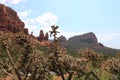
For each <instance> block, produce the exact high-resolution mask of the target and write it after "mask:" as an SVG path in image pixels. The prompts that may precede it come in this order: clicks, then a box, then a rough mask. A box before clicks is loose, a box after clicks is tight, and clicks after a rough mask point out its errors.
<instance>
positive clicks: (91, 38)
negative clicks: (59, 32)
mask: <svg viewBox="0 0 120 80" xmlns="http://www.w3.org/2000/svg"><path fill="white" fill-rule="evenodd" d="M68 42H70V43H71V42H77V43H80V42H82V43H92V44H98V41H97V38H96V36H95V34H94V33H92V32H90V33H86V34H83V35H78V36H74V37H71V38H70V39H69V40H68Z"/></svg>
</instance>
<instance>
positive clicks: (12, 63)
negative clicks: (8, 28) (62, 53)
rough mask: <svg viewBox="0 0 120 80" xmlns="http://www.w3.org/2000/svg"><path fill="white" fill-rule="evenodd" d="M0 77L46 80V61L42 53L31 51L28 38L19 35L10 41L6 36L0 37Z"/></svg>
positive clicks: (17, 79)
mask: <svg viewBox="0 0 120 80" xmlns="http://www.w3.org/2000/svg"><path fill="white" fill-rule="evenodd" d="M0 44H1V45H0V47H1V50H0V56H1V57H2V56H4V57H2V58H1V60H0V73H1V76H4V77H5V76H11V77H12V78H13V79H15V80H27V79H29V80H39V79H42V80H44V79H45V80H47V79H48V78H47V77H48V76H47V75H49V71H48V70H47V65H48V63H47V59H46V58H45V57H44V56H42V54H43V53H42V51H37V50H33V49H34V48H33V45H32V44H31V42H30V40H29V37H28V36H27V35H25V34H23V33H19V34H17V35H16V36H15V38H14V39H12V40H11V38H9V36H7V35H6V34H2V35H0Z"/></svg>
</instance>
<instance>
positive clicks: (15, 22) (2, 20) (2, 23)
mask: <svg viewBox="0 0 120 80" xmlns="http://www.w3.org/2000/svg"><path fill="white" fill-rule="evenodd" d="M24 26H25V24H24V23H23V22H22V21H21V20H20V18H19V17H18V15H17V12H16V11H14V10H13V9H11V8H9V7H7V6H5V5H4V4H0V30H3V31H10V32H13V33H17V32H21V31H25V33H26V34H28V29H25V28H24Z"/></svg>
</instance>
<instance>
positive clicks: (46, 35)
mask: <svg viewBox="0 0 120 80" xmlns="http://www.w3.org/2000/svg"><path fill="white" fill-rule="evenodd" d="M48 38H49V35H48V33H46V34H45V37H44V39H45V40H46V41H48Z"/></svg>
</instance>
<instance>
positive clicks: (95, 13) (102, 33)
mask: <svg viewBox="0 0 120 80" xmlns="http://www.w3.org/2000/svg"><path fill="white" fill-rule="evenodd" d="M0 3H3V4H5V5H6V6H9V7H11V8H12V9H14V10H16V11H17V13H18V15H19V17H20V19H21V20H22V21H23V22H24V23H25V27H26V28H28V29H29V33H31V32H33V34H34V35H35V36H38V35H39V31H40V30H41V29H42V30H44V32H49V31H51V27H50V26H51V25H58V26H59V29H58V31H60V34H59V35H58V37H59V36H60V35H64V36H65V37H66V38H67V39H68V38H70V37H72V36H75V35H81V34H84V33H88V32H93V33H95V35H96V37H97V39H98V42H100V43H102V44H104V45H105V46H107V47H111V48H116V49H120V0H0Z"/></svg>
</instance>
